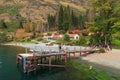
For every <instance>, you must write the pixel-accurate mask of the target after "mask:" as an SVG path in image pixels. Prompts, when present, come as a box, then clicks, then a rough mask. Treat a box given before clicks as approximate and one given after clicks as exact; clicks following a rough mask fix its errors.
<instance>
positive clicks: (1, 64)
mask: <svg viewBox="0 0 120 80" xmlns="http://www.w3.org/2000/svg"><path fill="white" fill-rule="evenodd" d="M21 52H25V49H24V48H21V47H14V46H0V80H67V79H65V78H64V77H67V76H64V74H65V70H64V69H61V68H54V69H51V71H49V69H48V68H44V69H43V70H40V71H38V72H37V74H36V75H35V74H29V75H25V74H23V73H22V72H20V71H19V69H18V68H17V66H16V54H18V53H21ZM86 64H88V63H86ZM89 64H90V63H89ZM90 65H92V64H90ZM100 68H102V69H103V70H106V71H107V69H105V67H100ZM100 68H99V67H98V70H100ZM108 71H109V70H108ZM113 71H114V70H113ZM110 74H111V72H110ZM112 75H113V74H112ZM112 75H111V76H112ZM114 75H116V74H114ZM63 76H64V77H63ZM113 80H115V79H113Z"/></svg>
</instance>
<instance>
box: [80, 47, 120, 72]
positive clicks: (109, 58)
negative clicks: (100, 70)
mask: <svg viewBox="0 0 120 80" xmlns="http://www.w3.org/2000/svg"><path fill="white" fill-rule="evenodd" d="M81 59H82V60H85V61H88V62H90V63H95V64H99V65H103V66H106V67H111V68H115V69H118V70H120V50H117V49H113V50H112V51H110V52H109V53H94V54H89V55H87V56H85V57H84V56H83V57H81Z"/></svg>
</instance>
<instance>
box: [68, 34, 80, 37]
mask: <svg viewBox="0 0 120 80" xmlns="http://www.w3.org/2000/svg"><path fill="white" fill-rule="evenodd" d="M68 35H69V36H70V37H75V36H76V35H78V34H68Z"/></svg>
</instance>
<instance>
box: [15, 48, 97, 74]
mask: <svg viewBox="0 0 120 80" xmlns="http://www.w3.org/2000/svg"><path fill="white" fill-rule="evenodd" d="M30 51H33V52H32V53H28V52H27V50H26V53H20V54H18V55H17V57H16V63H17V65H18V66H21V67H22V70H23V72H24V73H29V72H31V71H36V70H38V69H39V68H40V67H41V66H48V67H65V63H66V62H67V60H69V59H70V57H71V56H70V55H71V54H73V57H74V58H76V53H79V54H80V56H82V55H86V54H88V53H90V52H93V51H95V50H92V49H87V50H80V49H77V48H75V47H71V46H69V47H68V46H65V47H63V49H61V50H59V49H58V47H53V46H44V47H40V46H39V47H34V48H31V49H30ZM61 63H62V64H61Z"/></svg>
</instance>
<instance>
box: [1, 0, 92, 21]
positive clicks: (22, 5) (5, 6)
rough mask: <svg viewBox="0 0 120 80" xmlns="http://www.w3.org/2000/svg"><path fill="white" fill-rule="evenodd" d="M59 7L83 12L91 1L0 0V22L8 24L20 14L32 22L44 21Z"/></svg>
mask: <svg viewBox="0 0 120 80" xmlns="http://www.w3.org/2000/svg"><path fill="white" fill-rule="evenodd" d="M60 5H63V6H67V5H69V6H70V7H71V8H72V9H74V10H75V11H77V12H85V10H86V9H87V8H89V6H91V0H0V20H1V19H4V20H5V21H6V22H10V21H11V20H13V19H14V20H15V18H16V15H17V14H20V15H21V16H22V17H23V18H25V19H30V20H32V21H36V20H37V21H38V20H42V21H46V18H47V15H48V14H51V15H54V14H56V11H57V10H58V9H59V6H60Z"/></svg>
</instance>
